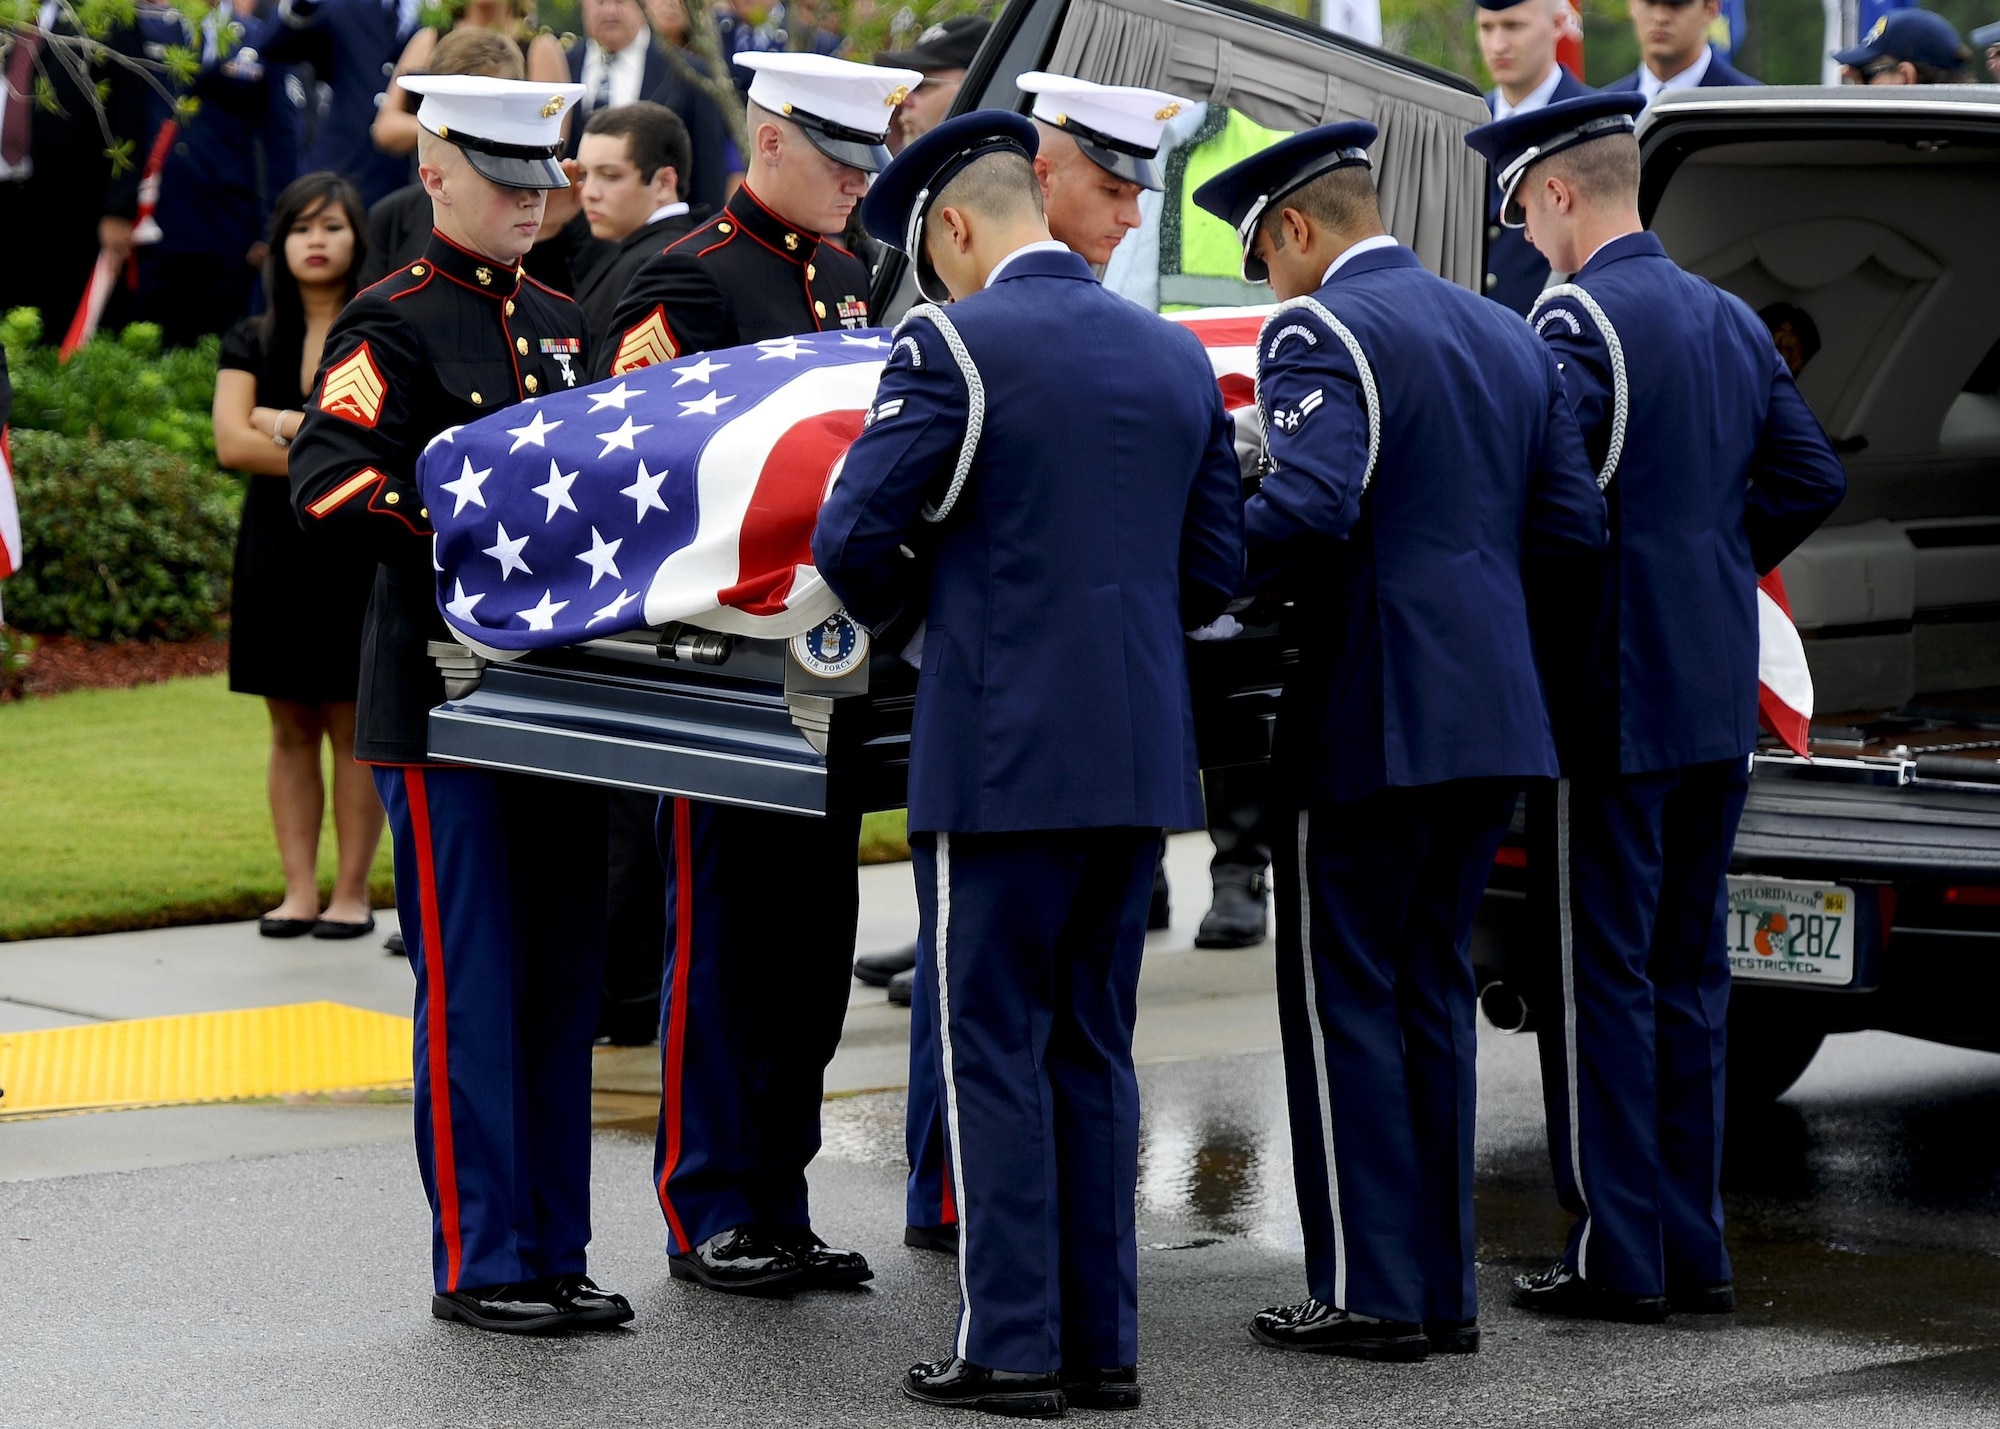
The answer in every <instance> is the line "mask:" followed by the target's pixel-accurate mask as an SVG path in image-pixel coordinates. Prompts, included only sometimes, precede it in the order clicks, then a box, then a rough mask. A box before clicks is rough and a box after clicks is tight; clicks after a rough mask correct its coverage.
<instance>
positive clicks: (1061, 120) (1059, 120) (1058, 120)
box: [1049, 114, 1069, 129]
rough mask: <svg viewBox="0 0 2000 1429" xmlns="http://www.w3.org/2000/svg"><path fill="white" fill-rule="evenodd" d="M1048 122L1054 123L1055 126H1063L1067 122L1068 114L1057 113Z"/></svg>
mask: <svg viewBox="0 0 2000 1429" xmlns="http://www.w3.org/2000/svg"><path fill="white" fill-rule="evenodd" d="M1049 123H1051V124H1053V125H1055V126H1056V128H1058V129H1060V128H1062V127H1063V125H1065V124H1067V123H1069V116H1068V115H1067V114H1058V115H1057V116H1056V117H1055V118H1053V119H1051V120H1050V121H1049Z"/></svg>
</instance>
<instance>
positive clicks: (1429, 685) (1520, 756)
mask: <svg viewBox="0 0 2000 1429" xmlns="http://www.w3.org/2000/svg"><path fill="white" fill-rule="evenodd" d="M1316 296H1317V297H1318V299H1319V301H1320V302H1321V303H1323V304H1325V306H1326V307H1327V308H1328V309H1330V310H1331V311H1332V312H1333V314H1334V315H1335V317H1337V318H1338V319H1339V320H1340V321H1341V322H1342V323H1344V324H1345V325H1346V326H1347V327H1348V328H1349V329H1350V330H1351V331H1352V332H1353V333H1354V335H1355V337H1356V338H1357V340H1358V341H1359V343H1360V345H1361V349H1362V351H1363V352H1364V353H1367V354H1374V357H1373V360H1372V365H1373V367H1374V378H1375V381H1376V383H1377V384H1378V385H1379V388H1380V393H1381V405H1382V438H1381V453H1380V460H1379V462H1378V465H1377V469H1376V472H1375V476H1374V480H1373V483H1372V484H1371V485H1370V486H1369V488H1368V492H1367V499H1366V501H1365V502H1364V501H1363V499H1362V491H1361V474H1362V471H1363V469H1364V467H1365V465H1366V460H1367V449H1368V417H1367V407H1366V404H1365V402H1364V400H1363V394H1362V386H1361V381H1360V377H1359V375H1358V372H1357V369H1356V367H1355V364H1354V361H1353V359H1352V358H1351V357H1350V356H1349V354H1348V352H1347V349H1346V348H1345V347H1344V346H1343V345H1342V344H1341V343H1340V342H1339V341H1338V340H1337V339H1336V337H1335V336H1334V335H1333V334H1332V333H1331V332H1329V331H1328V330H1327V328H1326V326H1325V324H1324V323H1323V322H1321V320H1320V319H1319V318H1318V317H1316V316H1314V315H1313V314H1312V313H1311V312H1310V311H1309V310H1308V309H1305V308H1295V309H1292V310H1290V311H1288V312H1286V313H1284V314H1283V315H1282V317H1281V318H1280V319H1278V320H1277V321H1276V322H1274V323H1273V324H1272V325H1271V327H1270V328H1268V329H1267V335H1266V337H1265V339H1264V350H1263V352H1262V354H1260V356H1261V366H1260V377H1259V381H1260V387H1261V391H1262V393H1263V400H1264V407H1265V411H1266V412H1267V413H1268V414H1270V417H1271V420H1270V423H1269V432H1270V436H1269V442H1270V456H1271V459H1272V461H1273V463H1274V466H1273V468H1272V469H1271V470H1270V471H1269V472H1268V474H1267V475H1266V476H1265V478H1264V483H1263V489H1262V491H1261V492H1260V493H1259V494H1258V495H1257V496H1255V497H1253V498H1252V499H1251V500H1250V502H1249V504H1248V507H1247V509H1246V512H1245V538H1246V544H1247V549H1248V556H1249V578H1250V581H1251V583H1252V584H1253V585H1266V584H1272V583H1281V584H1282V585H1283V586H1284V588H1285V589H1286V590H1287V591H1289V592H1290V593H1291V594H1292V595H1293V596H1294V597H1295V598H1296V600H1297V602H1298V612H1297V613H1298V618H1299V622H1300V635H1301V663H1300V667H1299V670H1298V673H1296V674H1295V675H1293V676H1292V678H1291V679H1290V680H1289V681H1288V682H1287V684H1286V688H1285V694H1284V703H1283V705H1282V713H1281V716H1280V718H1279V721H1278V734H1277V741H1278V742H1277V747H1276V749H1275V751H1274V754H1275V758H1276V760H1277V761H1278V762H1279V763H1280V764H1281V766H1282V767H1284V768H1285V769H1286V771H1287V773H1288V775H1289V779H1290V782H1292V783H1293V784H1294V785H1295V787H1296V788H1297V790H1298V797H1299V799H1300V800H1301V801H1307V800H1325V801H1332V802H1338V803H1344V802H1346V801H1348V800H1352V799H1358V798H1361V797H1362V796H1364V795H1366V794H1369V793H1372V792H1374V791H1375V790H1377V789H1380V788H1384V787H1388V786H1416V785H1425V784H1435V783H1440V782H1442V781H1444V780H1447V779H1481V778H1524V777H1538V776H1547V775H1553V774H1554V773H1555V772H1556V758H1555V749H1554V745H1553V743H1552V740H1551V735H1550V727H1549V719H1548V714H1547V712H1546V710H1545V708H1544V706H1543V702H1542V690H1541V686H1540V683H1539V681H1538V680H1537V678H1536V672H1535V662H1534V659H1533V656H1532V653H1531V649H1530V641H1529V633H1528V613H1527V602H1526V598H1525V596H1524V595H1523V592H1522V567H1523V561H1524V557H1527V556H1534V555H1537V554H1543V553H1548V554H1559V553H1562V552H1565V551H1567V552H1588V551H1596V550H1598V549H1600V548H1601V547H1602V546H1603V544H1604V529H1605V528H1604V502H1603V499H1602V498H1601V497H1600V496H1599V495H1598V493H1597V488H1596V484H1595V482H1594V481H1593V480H1592V479H1591V475H1590V470H1589V466H1588V463H1587V460H1586V458H1585V455H1584V449H1583V440H1582V438H1581V436H1580V435H1579V434H1578V432H1577V428H1576V423H1575V420H1574V419H1573V418H1572V416H1571V415H1570V409H1569V403H1568V400H1567V399H1566V398H1565V396H1564V394H1563V388H1562V379H1561V376H1560V375H1559V374H1558V373H1557V371H1556V365H1555V363H1554V361H1553V360H1551V358H1550V357H1549V355H1548V352H1547V351H1546V350H1545V349H1544V348H1542V347H1541V346H1540V345H1539V344H1537V343H1536V341H1535V338H1534V334H1533V333H1532V332H1530V331H1529V330H1528V328H1527V326H1526V325H1525V324H1523V323H1521V322H1520V321H1518V320H1517V319H1516V318H1515V317H1514V316H1513V315H1512V314H1510V313H1507V312H1505V311H1503V310H1502V309H1501V308H1500V307H1499V306H1497V305H1496V304H1493V303H1489V302H1487V301H1486V300H1485V299H1483V298H1479V297H1476V296H1474V295H1473V294H1471V293H1469V292H1467V291H1466V290H1465V289H1463V288H1460V287H1457V286H1456V285H1454V284H1451V283H1447V282H1445V281H1444V280H1443V279H1441V278H1438V277H1435V276H1433V275H1432V274H1430V273H1428V272H1426V271H1425V270H1424V268H1423V266H1422V265H1421V264H1420V263H1419V262H1418V261H1417V257H1416V255H1415V254H1413V253H1411V252H1410V251H1409V250H1408V249H1407V248H1402V247H1395V248H1382V249H1376V250H1373V251H1371V252H1367V253H1362V254H1359V255H1357V256H1356V257H1354V258H1352V259H1351V260H1349V261H1348V262H1347V263H1346V264H1345V265H1344V266H1342V267H1341V269H1340V270H1339V271H1338V272H1337V273H1335V274H1334V277H1333V281H1332V282H1330V283H1328V284H1327V285H1326V286H1325V287H1323V288H1321V289H1320V290H1319V292H1318V294H1317V295H1316ZM1391 354H1393V355H1394V361H1390V360H1389V358H1390V355H1391ZM1522 471H1525V472H1530V473H1532V475H1531V477H1530V478H1529V480H1528V481H1527V482H1526V483H1525V484H1521V483H1518V482H1515V481H1511V480H1509V481H1496V475H1497V474H1499V473H1511V472H1522ZM1414 473H1422V474H1423V475H1424V477H1425V478H1426V479H1425V480H1423V481H1421V482H1419V481H1413V480H1410V479H1408V478H1409V475H1410V474H1414Z"/></svg>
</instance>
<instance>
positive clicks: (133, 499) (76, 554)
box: [6, 431, 240, 640]
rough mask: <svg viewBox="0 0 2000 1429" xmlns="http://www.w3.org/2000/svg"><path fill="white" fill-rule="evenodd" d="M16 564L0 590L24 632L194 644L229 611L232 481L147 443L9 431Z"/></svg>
mask: <svg viewBox="0 0 2000 1429" xmlns="http://www.w3.org/2000/svg"><path fill="white" fill-rule="evenodd" d="M14 486H15V490H16V493H17V495H18V496H19V498H20V507H21V544H22V546H23V547H24V548H25V550H24V552H23V562H22V567H21V569H20V571H19V572H17V573H16V574H15V575H14V576H12V577H11V578H10V579H9V580H8V582H7V587H6V598H7V619H8V622H9V623H10V624H12V625H16V626H19V627H20V628H21V629H23V630H30V631H37V632H40V633H43V634H50V635H63V634H66V635H79V636H82V637H84V638H85V639H90V640H194V639H198V638H200V637H202V636H204V635H210V634H213V633H214V631H215V629H216V627H217V626H218V624H219V623H220V621H221V618H222V613H223V612H224V611H226V610H227V609H228V608H229V568H230V560H231V557H232V555H233V552H234V546H235V540H236V520H237V512H238V509H239V507H240V497H239V492H240V483H239V482H238V481H237V479H236V478H234V477H229V476H224V475H222V474H221V473H220V472H218V471H216V470H215V469H214V468H213V467H210V466H203V465H200V464H198V463H196V462H193V461H189V460H188V459H187V458H186V457H184V456H180V455H176V454H175V453H173V452H169V451H164V450H162V449H161V448H160V447H158V446H155V445H153V444H152V443H150V442H133V441H120V442H93V441H90V440H88V439H79V438H75V437H68V436H59V435H57V434H55V433H52V432H38V431H16V432H15V433H14Z"/></svg>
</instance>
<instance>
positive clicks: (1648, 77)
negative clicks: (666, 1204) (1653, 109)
mask: <svg viewBox="0 0 2000 1429" xmlns="http://www.w3.org/2000/svg"><path fill="white" fill-rule="evenodd" d="M1714 58H1715V48H1714V46H1712V45H1703V46H1702V47H1701V58H1699V59H1697V60H1696V61H1695V62H1694V63H1693V64H1691V65H1689V66H1688V67H1687V68H1686V69H1684V70H1682V71H1681V72H1680V73H1679V74H1676V75H1669V76H1668V77H1667V78H1665V79H1661V78H1660V77H1659V76H1658V75H1656V74H1654V73H1653V72H1652V70H1650V69H1648V68H1647V67H1646V66H1645V65H1644V64H1643V63H1642V64H1640V66H1639V93H1640V94H1642V95H1644V96H1645V97H1646V103H1648V104H1651V103H1652V102H1653V101H1654V100H1655V99H1657V98H1659V96H1660V94H1661V92H1662V91H1664V90H1669V89H1693V88H1694V87H1695V86H1696V85H1698V84H1700V83H1701V77H1702V76H1703V75H1705V74H1707V73H1708V62H1709V61H1710V60H1712V59H1714Z"/></svg>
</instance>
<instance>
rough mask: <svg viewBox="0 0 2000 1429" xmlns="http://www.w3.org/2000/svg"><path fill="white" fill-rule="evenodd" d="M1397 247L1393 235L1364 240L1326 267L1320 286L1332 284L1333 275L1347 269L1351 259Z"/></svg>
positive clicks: (1385, 234) (1376, 236) (1382, 235)
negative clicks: (1379, 249) (1378, 249)
mask: <svg viewBox="0 0 2000 1429" xmlns="http://www.w3.org/2000/svg"><path fill="white" fill-rule="evenodd" d="M1395 246H1396V239H1395V236H1394V235H1393V234H1388V233H1378V234H1376V235H1375V236H1374V237H1373V238H1364V239H1362V240H1361V241H1360V242H1359V243H1357V244H1355V245H1354V246H1353V247H1352V248H1349V249H1348V250H1347V251H1346V252H1345V253H1343V254H1341V255H1340V256H1339V257H1338V258H1336V259H1334V260H1333V261H1332V262H1331V263H1329V264H1327V265H1326V271H1325V272H1324V273H1322V274H1320V277H1319V285H1320V286H1321V287H1322V288H1324V287H1325V286H1326V285H1327V284H1328V283H1331V282H1332V281H1333V275H1334V274H1335V273H1338V272H1339V271H1340V270H1341V269H1342V268H1344V267H1346V266H1347V262H1348V260H1349V259H1350V258H1359V257H1360V256H1361V255H1362V254H1364V253H1373V252H1374V251H1375V250H1376V249H1377V248H1394V247H1395Z"/></svg>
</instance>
